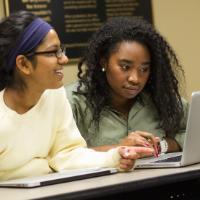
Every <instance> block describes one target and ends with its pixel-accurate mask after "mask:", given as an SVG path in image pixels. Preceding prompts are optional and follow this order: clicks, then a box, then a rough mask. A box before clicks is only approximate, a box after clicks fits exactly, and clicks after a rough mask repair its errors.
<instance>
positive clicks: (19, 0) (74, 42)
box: [4, 0, 152, 60]
mask: <svg viewBox="0 0 200 200" xmlns="http://www.w3.org/2000/svg"><path fill="white" fill-rule="evenodd" d="M4 5H5V13H6V16H8V15H9V14H10V13H12V12H14V11H17V10H28V11H31V12H33V13H34V14H36V15H38V16H39V17H41V18H43V19H44V20H46V21H47V22H49V23H50V24H51V25H52V26H53V27H54V28H55V30H56V31H57V33H58V35H59V37H60V39H61V42H62V43H63V44H65V45H66V46H67V56H68V57H69V58H70V59H71V60H76V59H77V58H79V57H81V56H82V54H83V51H84V48H85V47H86V46H87V44H88V40H89V38H90V37H91V35H92V33H94V32H95V31H96V30H97V29H98V28H99V27H100V26H101V25H102V24H104V23H105V22H106V21H107V19H109V18H111V17H117V16H125V17H137V18H144V19H146V20H148V21H149V22H151V23H152V5H151V0H4Z"/></svg>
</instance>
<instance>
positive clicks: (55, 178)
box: [0, 168, 117, 188]
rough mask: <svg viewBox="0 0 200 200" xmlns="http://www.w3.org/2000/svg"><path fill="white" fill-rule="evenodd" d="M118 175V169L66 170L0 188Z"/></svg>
mask: <svg viewBox="0 0 200 200" xmlns="http://www.w3.org/2000/svg"><path fill="white" fill-rule="evenodd" d="M114 173H117V169H116V168H89V169H77V170H65V171H62V172H55V173H51V174H47V175H43V176H37V177H31V178H23V179H16V180H9V181H0V187H16V188H33V187H39V186H46V185H52V184H56V183H63V182H69V181H74V180H80V179H86V178H92V177H97V176H103V175H109V174H114Z"/></svg>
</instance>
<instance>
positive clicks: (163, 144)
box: [160, 139, 168, 153]
mask: <svg viewBox="0 0 200 200" xmlns="http://www.w3.org/2000/svg"><path fill="white" fill-rule="evenodd" d="M167 150H168V144H167V141H166V140H165V139H162V140H161V141H160V152H161V153H166V152H167Z"/></svg>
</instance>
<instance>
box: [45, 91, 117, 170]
mask: <svg viewBox="0 0 200 200" xmlns="http://www.w3.org/2000/svg"><path fill="white" fill-rule="evenodd" d="M61 102H62V103H61ZM59 105H60V106H59V107H60V109H59V108H58V111H59V112H58V113H57V115H58V116H59V126H58V130H56V136H55V140H54V143H53V146H52V148H51V151H50V153H49V156H48V160H49V165H50V167H51V168H53V169H54V170H55V171H60V170H64V169H78V168H90V167H116V168H119V167H118V166H119V159H120V155H119V153H118V148H115V149H111V150H110V151H108V152H97V151H94V150H92V149H88V148H87V145H86V142H85V140H84V139H83V137H82V136H81V134H80V132H79V130H78V128H77V126H76V124H75V121H74V118H73V114H72V110H71V107H70V105H69V102H68V100H67V98H66V96H65V91H64V89H63V95H62V97H60V98H59Z"/></svg>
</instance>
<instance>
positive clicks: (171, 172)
mask: <svg viewBox="0 0 200 200" xmlns="http://www.w3.org/2000/svg"><path fill="white" fill-rule="evenodd" d="M197 178H200V164H195V165H190V166H187V167H181V168H162V169H135V170H134V171H133V172H127V173H117V174H113V175H107V176H101V177H95V178H90V179H84V180H78V181H72V182H66V183H61V184H55V185H50V186H43V187H38V188H32V189H22V188H0V198H3V199H6V200H23V199H37V198H38V199H45V198H48V199H49V198H50V197H51V199H56V200H57V199H59V198H60V199H61V197H65V199H84V198H86V197H98V196H101V195H102V194H104V195H106V194H112V193H113V194H114V193H115V194H116V192H119V193H120V192H124V191H134V190H139V189H146V188H148V187H156V186H158V185H159V186H160V185H164V184H170V183H175V182H178V181H185V180H192V179H197Z"/></svg>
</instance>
